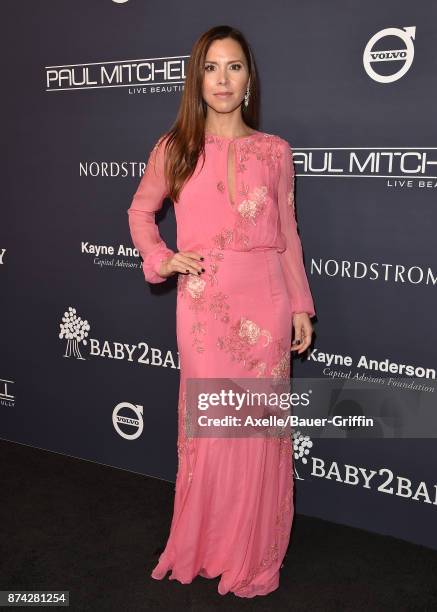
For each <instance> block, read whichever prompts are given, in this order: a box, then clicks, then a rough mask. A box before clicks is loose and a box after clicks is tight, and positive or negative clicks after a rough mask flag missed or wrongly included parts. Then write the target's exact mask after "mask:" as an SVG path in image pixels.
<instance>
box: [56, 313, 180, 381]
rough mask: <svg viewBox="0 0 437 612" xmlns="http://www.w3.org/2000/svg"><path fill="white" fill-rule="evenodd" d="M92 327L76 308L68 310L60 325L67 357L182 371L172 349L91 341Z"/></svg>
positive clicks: (138, 343)
mask: <svg viewBox="0 0 437 612" xmlns="http://www.w3.org/2000/svg"><path fill="white" fill-rule="evenodd" d="M90 330H91V325H90V324H89V322H88V320H87V319H83V318H82V317H81V316H80V315H79V314H78V312H77V310H76V308H73V307H72V306H69V307H68V310H66V311H65V312H64V314H63V316H62V318H61V323H60V324H59V334H58V336H59V339H60V340H63V341H64V345H65V352H64V357H70V358H75V359H84V360H85V359H86V356H87V355H88V356H91V357H102V358H104V359H118V360H127V361H132V362H134V361H135V362H137V363H139V364H141V365H148V366H158V367H163V368H172V369H178V368H179V367H180V366H179V361H178V359H179V355H178V356H177V358H176V359H175V357H174V356H173V353H172V351H171V350H170V349H168V350H166V351H164V350H162V349H160V348H158V347H154V346H150V344H148V343H147V342H144V341H140V342H137V343H136V344H128V343H127V342H116V341H109V340H101V339H99V338H91V337H90V336H89V333H90Z"/></svg>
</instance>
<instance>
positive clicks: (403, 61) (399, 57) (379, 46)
mask: <svg viewBox="0 0 437 612" xmlns="http://www.w3.org/2000/svg"><path fill="white" fill-rule="evenodd" d="M415 37H416V27H415V26H411V27H405V28H385V29H384V30H380V31H379V32H377V33H376V34H374V35H373V36H372V38H371V39H370V40H369V42H368V43H367V45H366V47H365V49H364V52H363V65H364V70H365V71H366V73H367V74H368V76H369V77H370V78H371V79H373V80H374V81H376V82H377V83H393V81H397V80H398V79H400V78H402V77H403V76H404V75H405V74H406V73H407V72H408V70H409V69H410V68H411V65H412V63H413V59H414V45H413V40H414V39H415ZM384 39H388V41H384ZM392 40H394V41H396V42H398V43H399V46H398V47H397V48H392V47H391V41H392ZM387 43H388V44H387ZM383 66H385V67H386V69H383ZM378 68H379V70H378Z"/></svg>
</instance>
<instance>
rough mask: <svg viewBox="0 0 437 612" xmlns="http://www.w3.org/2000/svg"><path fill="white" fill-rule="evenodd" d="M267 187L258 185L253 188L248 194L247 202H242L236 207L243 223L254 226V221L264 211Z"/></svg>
mask: <svg viewBox="0 0 437 612" xmlns="http://www.w3.org/2000/svg"><path fill="white" fill-rule="evenodd" d="M266 195H267V187H266V186H265V185H260V186H259V187H255V188H254V189H253V191H252V192H251V193H250V194H249V197H248V198H247V200H243V201H242V202H240V204H239V205H238V207H237V210H238V212H239V213H240V215H241V217H242V219H243V220H245V221H249V222H250V223H252V224H253V225H256V219H257V218H258V217H259V215H260V214H261V213H262V212H263V210H264V205H265V201H266Z"/></svg>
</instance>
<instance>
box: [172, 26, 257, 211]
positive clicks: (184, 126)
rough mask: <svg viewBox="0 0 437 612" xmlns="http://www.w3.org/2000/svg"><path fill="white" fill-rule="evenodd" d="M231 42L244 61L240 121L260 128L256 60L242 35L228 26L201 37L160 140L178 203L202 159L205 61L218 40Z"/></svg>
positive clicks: (191, 56)
mask: <svg viewBox="0 0 437 612" xmlns="http://www.w3.org/2000/svg"><path fill="white" fill-rule="evenodd" d="M228 37H229V38H233V39H234V40H236V41H237V42H238V43H239V44H240V45H241V48H242V50H243V53H244V55H245V57H246V61H247V65H248V70H249V78H250V90H249V92H250V96H249V104H248V106H247V107H246V106H245V105H244V104H242V105H241V109H242V118H243V121H244V122H245V123H246V125H248V126H249V127H251V128H252V129H254V130H257V129H258V125H259V79H258V74H257V68H256V64H255V60H254V58H253V54H252V51H251V49H250V46H249V43H248V42H247V40H246V39H245V37H244V35H243V34H242V33H241V32H240V30H237V29H235V28H232V27H230V26H227V25H220V26H215V27H213V28H211V29H209V30H208V31H207V32H205V33H204V34H202V35H201V36H200V38H199V39H198V40H197V42H196V43H195V44H194V47H193V49H192V52H191V55H190V58H189V62H188V70H187V77H186V80H185V85H184V91H183V93H182V99H181V103H180V106H179V111H178V114H177V116H176V120H175V122H174V124H173V126H172V127H171V128H170V130H169V131H168V132H166V133H165V134H164V135H163V136H162V137H161V139H160V141H161V140H162V139H165V138H167V142H166V144H165V176H166V179H167V185H168V195H169V196H170V198H171V199H172V200H173V201H177V200H178V198H179V194H180V191H181V189H182V187H183V185H184V183H185V182H186V181H187V180H188V179H189V178H190V176H191V175H192V174H193V172H194V170H195V169H196V165H197V160H198V158H199V155H204V148H205V147H204V139H205V119H206V113H207V105H206V102H205V101H204V99H203V96H202V87H203V78H204V71H205V58H206V54H207V52H208V49H209V47H210V45H211V43H212V42H213V41H214V40H217V39H223V38H228Z"/></svg>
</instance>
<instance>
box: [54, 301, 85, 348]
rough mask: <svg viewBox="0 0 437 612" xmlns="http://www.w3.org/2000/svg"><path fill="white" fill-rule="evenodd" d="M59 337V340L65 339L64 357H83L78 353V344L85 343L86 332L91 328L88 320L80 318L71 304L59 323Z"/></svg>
mask: <svg viewBox="0 0 437 612" xmlns="http://www.w3.org/2000/svg"><path fill="white" fill-rule="evenodd" d="M59 327H60V332H59V337H60V338H61V340H62V339H63V338H65V340H67V346H66V348H65V353H64V357H76V359H85V357H82V355H81V353H80V345H81V344H85V345H86V344H87V336H88V332H89V330H90V329H91V327H90V324H89V323H88V321H87V320H86V319H85V320H82V319H81V318H80V317H79V316H78V315H77V314H76V308H72V307H71V306H70V307H69V308H68V311H67V312H64V316H63V317H62V323H60V324H59Z"/></svg>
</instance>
